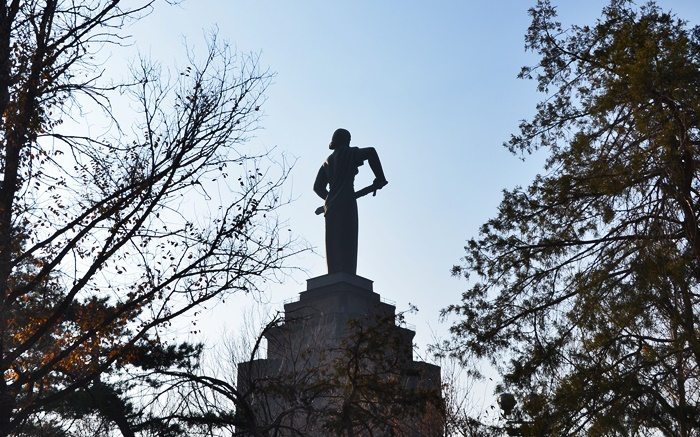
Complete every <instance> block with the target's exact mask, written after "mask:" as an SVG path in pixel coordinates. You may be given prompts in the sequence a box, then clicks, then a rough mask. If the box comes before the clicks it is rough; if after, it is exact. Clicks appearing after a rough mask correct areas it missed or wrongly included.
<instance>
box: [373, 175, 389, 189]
mask: <svg viewBox="0 0 700 437" xmlns="http://www.w3.org/2000/svg"><path fill="white" fill-rule="evenodd" d="M388 183H389V181H387V180H386V179H379V178H375V179H374V182H372V186H373V187H374V189H375V190H381V189H382V188H384V187H385V186H386V185H387V184H388Z"/></svg>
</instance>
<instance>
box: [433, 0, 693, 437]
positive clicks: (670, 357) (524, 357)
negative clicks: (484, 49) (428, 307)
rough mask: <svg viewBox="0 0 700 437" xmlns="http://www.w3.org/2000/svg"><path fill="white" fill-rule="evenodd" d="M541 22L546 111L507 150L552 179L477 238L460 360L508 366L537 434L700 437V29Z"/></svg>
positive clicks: (457, 348)
mask: <svg viewBox="0 0 700 437" xmlns="http://www.w3.org/2000/svg"><path fill="white" fill-rule="evenodd" d="M530 13H531V15H532V25H531V26H530V28H529V30H528V32H527V36H526V44H527V48H528V49H530V50H533V51H535V52H537V53H538V54H539V56H540V61H539V63H538V64H537V65H536V66H534V67H527V68H524V69H523V70H522V73H521V77H524V78H533V79H535V80H536V81H537V84H538V89H539V91H541V92H543V93H544V94H545V95H546V97H545V98H544V99H543V101H542V102H540V103H539V104H538V105H537V112H536V114H535V116H534V117H533V118H532V119H531V120H529V121H523V122H522V124H521V125H520V132H519V133H518V134H517V135H514V136H513V137H512V138H511V139H510V141H508V143H507V144H506V146H507V147H508V148H509V149H510V150H511V151H513V152H514V153H521V154H528V153H531V152H533V151H535V150H542V151H543V152H546V153H547V154H548V155H547V156H548V159H547V162H546V167H545V169H546V172H545V173H544V174H542V175H539V176H537V177H536V178H535V180H534V181H533V182H532V183H531V184H530V185H529V186H528V187H527V188H515V189H513V190H509V191H506V192H505V193H504V197H503V200H502V202H501V205H500V208H499V212H498V215H497V216H496V217H495V218H493V219H491V220H489V221H488V222H487V223H485V224H484V225H483V227H482V228H481V233H480V236H479V237H478V238H476V239H472V240H470V241H469V242H468V245H467V246H466V256H465V258H464V263H463V264H462V265H460V266H458V267H456V268H455V273H458V274H459V273H464V274H466V275H469V274H473V275H474V276H475V277H476V278H475V280H474V281H473V282H471V285H470V288H469V289H468V290H467V291H466V292H465V293H464V294H463V297H462V302H461V303H460V304H457V305H454V306H452V307H450V308H448V309H447V310H446V311H447V312H450V313H455V314H457V315H459V320H458V321H457V322H456V323H455V324H454V325H453V327H452V331H453V334H454V337H453V338H454V341H453V342H452V345H451V346H452V347H453V350H454V352H455V353H460V352H462V351H466V350H469V351H471V352H473V353H475V354H477V355H478V356H482V357H488V358H490V359H491V360H492V361H493V362H494V363H496V364H498V365H499V366H500V369H501V371H502V372H503V375H504V378H505V383H506V385H507V386H510V388H511V389H514V390H515V391H516V392H517V394H518V397H519V398H520V399H521V400H522V401H523V404H522V406H523V410H524V412H525V413H526V414H527V415H529V416H531V417H532V418H533V419H534V421H535V424H534V428H533V431H532V432H534V433H540V434H537V435H541V434H542V433H543V434H546V435H582V434H586V433H587V435H651V434H654V433H658V434H663V435H669V436H670V435H678V436H689V435H697V434H694V433H697V430H698V429H700V413H699V412H700V384H699V381H698V377H700V371H699V369H698V366H699V365H700V336H699V335H698V332H699V331H698V328H699V326H700V325H699V322H700V321H699V320H698V317H699V316H700V302H699V294H698V293H699V292H700V288H699V287H698V281H699V280H700V239H699V238H698V215H699V213H700V192H699V191H698V190H699V189H700V184H699V180H698V169H699V168H700V167H699V164H700V154H699V152H698V151H699V150H700V149H699V148H698V146H700V120H699V117H700V28H698V27H693V26H690V25H689V24H688V23H686V22H685V21H683V20H682V19H680V18H678V17H676V16H674V15H673V14H671V13H670V12H665V11H663V10H661V9H660V8H658V7H657V6H656V5H654V4H653V3H649V4H646V5H643V6H637V5H634V4H633V3H632V2H629V1H624V0H613V1H611V2H610V4H609V5H608V6H607V7H606V8H605V9H604V10H603V13H602V16H601V17H600V19H598V21H597V22H596V23H595V24H593V25H590V26H588V25H586V26H572V27H569V28H564V27H562V26H561V24H560V23H558V22H557V18H556V8H555V7H554V6H552V5H551V4H550V3H549V2H548V1H539V2H538V3H537V5H536V6H535V7H534V8H532V9H531V11H530ZM654 435H657V434H654Z"/></svg>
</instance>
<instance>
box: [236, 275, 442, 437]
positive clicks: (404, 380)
mask: <svg viewBox="0 0 700 437" xmlns="http://www.w3.org/2000/svg"><path fill="white" fill-rule="evenodd" d="M395 311H396V308H395V306H394V305H391V304H389V303H386V302H384V301H382V299H381V298H380V296H379V294H377V293H375V292H374V290H373V283H372V281H370V280H369V279H366V278H363V277H360V276H357V275H352V274H347V273H334V274H329V275H324V276H319V277H316V278H311V279H309V280H308V281H307V289H306V291H303V292H301V293H300V294H299V300H297V301H294V302H290V303H287V304H285V305H284V322H283V323H282V324H280V325H278V326H275V327H272V328H270V329H268V330H267V331H266V332H265V333H264V336H265V338H266V339H267V358H265V359H261V360H254V361H250V362H245V363H241V364H239V366H238V384H237V387H238V390H239V392H240V393H242V395H243V396H247V399H248V400H249V403H250V407H251V408H250V410H251V411H252V412H254V413H255V414H257V416H256V417H254V418H253V417H249V418H248V419H247V422H251V420H252V421H254V422H255V426H257V427H261V426H266V424H267V423H278V424H280V423H281V424H283V426H284V427H290V428H296V429H301V430H303V432H304V433H306V435H318V436H322V435H333V433H332V432H330V431H329V426H331V427H334V426H336V425H337V427H343V426H352V425H351V424H350V421H352V420H355V419H357V418H358V417H359V420H362V418H361V416H362V414H364V412H365V409H375V410H381V411H390V410H392V408H390V406H389V405H385V404H387V403H391V402H394V401H396V399H399V398H400V399H401V402H408V401H407V399H408V400H411V399H414V398H415V400H416V402H423V401H424V398H420V399H419V397H420V396H432V397H433V399H432V400H431V401H430V404H431V406H430V408H432V412H427V411H426V412H425V413H426V414H439V413H437V411H438V410H439V407H438V406H437V405H435V404H436V402H437V401H436V400H439V392H440V368H439V367H437V366H434V365H431V364H427V363H424V362H417V361H413V343H412V341H413V337H414V335H415V332H414V331H412V330H410V329H408V328H406V327H404V326H397V325H396V323H395V320H396V312H395ZM361 390H364V391H365V392H363V393H360V391H361ZM360 395H361V396H360ZM404 396H405V398H404ZM363 402H364V403H366V405H365V404H363ZM373 402H375V403H377V405H372V403H373ZM407 408H408V407H407ZM392 411H393V410H392ZM395 411H398V412H399V413H397V414H402V413H401V412H400V411H401V410H400V409H395ZM406 411H408V410H406ZM393 419H394V421H395V423H402V424H408V423H410V422H416V423H414V424H411V426H410V428H412V429H413V432H412V433H411V434H403V435H416V436H419V435H436V436H437V435H442V430H441V428H440V425H439V424H438V423H437V420H435V419H436V418H433V419H431V420H432V422H433V423H431V424H428V425H426V426H427V427H428V428H431V427H432V428H434V427H438V428H440V429H438V428H434V429H433V430H432V431H431V430H425V429H422V430H421V429H419V427H418V424H417V422H419V421H421V420H422V419H420V418H416V416H415V413H412V417H410V418H398V417H397V418H393ZM379 422H381V420H380V421H379ZM387 422H389V421H387ZM329 423H330V425H329ZM426 423H427V422H426ZM344 424H345V425H344ZM249 426H253V424H249ZM377 426H379V425H377ZM377 426H372V427H371V428H372V431H371V433H372V434H373V435H385V433H384V431H382V430H381V429H376V428H377ZM381 426H385V425H384V424H382V425H381ZM386 426H389V425H386ZM333 429H336V428H333ZM358 432H359V433H357V434H356V435H369V431H368V432H366V433H363V432H362V431H361V430H360V431H358ZM281 435H287V433H286V432H282V434H281ZM288 435H293V433H291V432H290V433H288ZM386 435H389V431H388V430H387V431H386ZM392 435H394V434H392Z"/></svg>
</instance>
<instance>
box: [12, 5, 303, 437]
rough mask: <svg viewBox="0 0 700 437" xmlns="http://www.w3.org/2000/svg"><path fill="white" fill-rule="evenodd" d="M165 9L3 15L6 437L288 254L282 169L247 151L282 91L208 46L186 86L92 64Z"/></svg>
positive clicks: (42, 8) (242, 60) (34, 8)
mask: <svg viewBox="0 0 700 437" xmlns="http://www.w3.org/2000/svg"><path fill="white" fill-rule="evenodd" d="M154 3H155V1H154V0H141V1H130V2H120V1H119V0H83V1H72V0H41V1H40V0H32V1H22V2H20V1H19V0H12V1H9V0H8V1H4V2H0V114H2V118H1V119H0V172H1V173H2V178H3V179H2V183H1V184H0V370H1V371H2V373H3V376H4V377H3V378H2V380H0V436H6V435H9V434H11V433H13V430H17V429H18V427H20V426H23V424H24V425H26V424H27V423H28V420H29V419H30V418H32V417H36V415H37V414H39V413H40V412H42V411H44V410H45V409H46V408H47V406H49V405H52V404H53V403H55V402H57V401H59V400H61V399H64V398H65V397H66V396H68V395H70V394H71V393H75V392H76V390H78V389H80V388H84V387H87V386H89V385H94V384H99V383H100V382H101V377H102V376H103V375H105V374H107V373H109V372H111V371H113V370H114V369H122V370H123V369H128V367H129V366H131V365H133V364H132V363H133V362H134V360H135V357H138V356H139V353H140V351H144V350H148V349H149V348H150V349H153V348H163V347H165V346H166V345H165V344H164V342H165V337H164V336H163V334H164V333H165V332H166V331H164V329H166V328H167V327H168V326H169V325H170V324H172V323H173V321H174V320H176V319H177V318H178V317H179V316H181V315H183V314H185V313H188V312H190V313H191V312H193V311H196V310H197V308H199V307H200V305H202V304H203V303H205V302H207V301H210V300H212V299H214V298H217V297H222V296H224V295H226V294H227V293H231V292H235V291H242V292H250V291H253V290H256V287H257V285H256V284H257V280H258V279H261V278H265V277H266V276H268V275H270V274H272V273H273V272H274V271H275V270H277V269H279V268H280V267H281V263H282V261H283V260H284V259H285V258H286V257H288V256H289V255H291V254H292V253H293V249H291V247H290V243H291V242H290V240H289V239H288V237H287V236H285V235H280V234H279V232H278V231H279V225H278V223H277V222H276V221H275V219H274V214H271V213H272V212H273V211H274V210H275V209H276V208H277V207H278V206H279V205H280V203H281V201H280V186H281V184H282V183H283V181H284V178H285V175H286V171H287V169H286V168H284V167H283V168H281V169H280V171H277V172H276V175H275V174H274V173H275V172H274V171H273V172H272V173H270V174H269V175H268V174H267V171H266V169H265V168H263V167H264V166H263V167H261V165H260V162H259V160H256V159H255V157H254V156H251V154H248V153H244V152H243V151H241V149H240V146H241V145H242V143H243V142H244V141H245V140H246V136H247V134H248V133H249V132H250V131H251V129H254V128H255V126H256V121H257V114H258V110H259V107H260V105H261V103H262V93H263V91H264V90H265V88H266V86H267V84H268V83H269V74H268V73H267V72H265V71H261V70H260V69H259V67H258V62H257V59H256V58H255V57H236V56H234V55H233V54H232V53H231V51H230V50H229V49H228V48H227V47H226V46H225V45H222V44H219V43H217V41H216V39H215V38H212V40H211V41H210V45H209V47H208V50H207V51H206V53H204V56H203V57H202V58H201V59H198V60H197V59H196V58H197V57H196V56H190V58H189V61H190V62H189V65H187V66H186V67H185V68H184V69H183V70H182V71H180V72H179V74H178V75H177V76H176V79H175V80H173V81H169V80H167V79H165V77H166V76H165V75H161V74H160V70H159V69H158V68H157V67H155V66H153V65H150V64H149V63H148V62H145V61H143V62H141V63H139V64H138V66H137V67H136V68H134V69H133V73H134V78H133V80H132V81H130V83H122V84H117V85H115V84H114V83H113V82H110V81H108V80H107V79H106V77H105V76H106V74H105V71H104V68H103V67H101V66H100V65H99V63H97V62H98V61H95V60H93V59H95V57H97V58H99V56H98V55H97V53H98V52H99V50H100V49H103V48H104V47H105V46H110V45H111V46H112V47H115V48H118V47H120V44H121V42H122V41H123V40H124V38H125V37H126V35H125V34H124V26H125V23H127V21H129V20H135V19H139V18H141V17H143V16H144V15H145V14H146V13H148V12H150V11H151V9H152V7H153V6H154ZM119 98H127V99H129V100H130V101H131V102H132V107H133V108H134V113H133V114H130V116H129V118H128V120H127V121H126V122H122V120H120V116H119V114H117V112H116V111H115V110H114V109H113V106H112V104H111V102H112V101H114V100H115V99H119ZM88 105H89V107H90V110H89V111H88V110H87V109H86V108H88ZM94 108H100V110H101V111H102V112H101V114H102V115H101V116H100V117H101V119H100V122H102V121H104V117H103V116H106V119H108V120H109V122H110V125H109V128H105V129H104V132H103V133H101V134H94V133H93V132H94V130H96V129H92V130H91V129H89V128H88V127H89V126H90V124H91V119H90V118H87V117H88V115H89V116H90V117H98V115H95V114H96V110H95V109H94ZM71 120H73V121H74V122H71ZM76 121H77V123H75V122H76ZM64 122H66V123H64ZM262 155H264V153H263V154H261V156H262ZM219 192H224V193H225V194H223V195H219V196H217V195H215V194H212V193H219ZM125 435H127V434H125Z"/></svg>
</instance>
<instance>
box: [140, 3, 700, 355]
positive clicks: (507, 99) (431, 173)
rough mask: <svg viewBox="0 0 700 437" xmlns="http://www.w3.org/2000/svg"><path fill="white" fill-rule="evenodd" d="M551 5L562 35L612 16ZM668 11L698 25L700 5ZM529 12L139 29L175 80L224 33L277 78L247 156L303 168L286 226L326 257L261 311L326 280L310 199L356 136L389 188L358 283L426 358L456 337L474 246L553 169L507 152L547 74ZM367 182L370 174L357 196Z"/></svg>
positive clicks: (412, 6) (160, 18)
mask: <svg viewBox="0 0 700 437" xmlns="http://www.w3.org/2000/svg"><path fill="white" fill-rule="evenodd" d="M553 3H555V4H557V5H559V10H560V18H561V21H562V22H563V23H564V24H571V23H576V24H590V23H593V22H594V20H595V18H596V17H598V16H599V15H600V11H601V9H602V7H603V6H604V5H605V4H606V3H607V1H602V0H586V1H573V0H571V1H564V0H560V1H554V2H553ZM658 3H659V4H660V5H661V6H662V7H663V8H664V9H669V8H670V9H671V10H673V11H674V12H675V13H676V14H678V16H679V17H681V18H685V19H687V20H689V21H690V22H691V23H700V3H698V2H697V0H676V1H670V0H664V1H659V2H658ZM533 4H534V0H533V1H525V0H501V1H493V0H491V1H474V0H463V1H456V0H455V1H432V2H428V1H422V2H419V1H398V0H391V1H376V0H362V1H327V0H326V1H321V0H313V1H272V0H187V1H184V2H183V3H182V4H180V5H177V6H167V5H160V6H159V7H157V8H156V10H155V11H154V12H153V13H152V14H151V15H150V16H148V17H146V18H145V19H144V20H142V21H141V22H139V23H137V24H136V25H134V26H133V28H132V29H131V33H132V34H133V36H134V39H133V43H134V47H136V48H138V50H140V51H141V52H142V53H146V54H148V55H150V56H151V57H153V58H155V59H158V60H160V61H161V62H162V63H163V64H164V65H173V64H177V63H180V65H182V64H183V63H184V62H182V58H183V57H184V52H185V51H184V42H183V41H184V40H185V39H186V40H187V41H188V43H191V44H201V43H202V42H203V40H204V34H205V33H206V32H207V31H209V30H211V29H213V28H214V27H216V28H218V34H219V37H220V38H221V39H224V40H227V41H229V42H230V43H231V44H232V45H233V46H235V47H236V48H237V50H238V51H240V52H243V53H245V52H254V53H259V54H260V62H261V64H262V65H263V66H267V67H269V68H270V70H271V71H273V72H275V74H276V75H275V77H274V79H273V81H272V84H271V86H270V88H269V90H268V92H267V93H266V95H267V100H266V102H265V104H264V105H263V108H262V109H263V113H264V117H263V118H262V120H261V129H260V130H258V131H257V132H255V134H254V136H253V138H252V139H251V144H252V145H254V146H256V147H260V148H261V149H265V148H273V147H274V148H275V151H274V153H284V154H285V155H286V156H287V157H288V159H289V160H292V161H294V160H295V161H296V164H295V166H294V168H293V170H292V173H291V177H290V180H289V185H288V189H289V190H290V191H291V193H292V195H293V197H294V198H295V199H296V200H295V201H294V202H293V203H292V204H291V205H289V206H288V207H286V208H285V209H284V210H283V211H281V214H282V216H283V217H285V218H287V219H288V221H289V227H290V228H291V229H292V230H293V232H294V233H295V234H296V235H298V236H300V237H301V238H304V239H305V240H306V241H308V243H309V244H310V245H311V246H313V247H315V249H316V254H311V253H309V254H306V255H303V256H299V257H297V258H295V259H293V260H291V261H290V264H292V265H295V266H298V267H301V268H303V269H304V271H295V272H293V273H292V275H291V277H289V278H287V279H286V280H285V281H284V283H283V284H279V285H276V284H270V285H269V287H268V288H267V290H266V292H265V295H264V296H262V297H260V296H258V300H263V301H265V302H267V305H268V306H269V308H271V309H273V310H281V309H282V303H283V301H284V300H286V299H289V298H293V297H295V296H296V295H297V293H299V292H300V291H303V290H304V289H305V283H304V281H305V280H306V279H307V278H308V277H313V276H318V275H321V274H324V273H325V260H324V257H323V252H324V247H323V235H324V234H323V232H324V230H323V220H322V218H319V217H317V216H315V215H314V214H313V211H314V209H315V208H316V207H317V206H318V205H320V199H318V198H317V197H316V195H315V194H314V193H313V192H312V190H311V187H312V184H313V180H314V177H315V175H316V172H317V170H318V167H319V166H320V165H321V163H322V162H323V161H324V159H325V158H326V156H327V155H328V153H329V150H328V142H329V140H330V136H331V134H332V132H333V131H334V130H335V129H336V128H338V127H345V128H347V129H348V130H350V132H351V133H352V145H354V146H359V147H367V146H374V147H376V149H377V151H378V153H379V155H380V158H381V160H382V163H383V165H384V168H385V172H386V175H387V179H388V180H389V185H388V186H387V187H386V188H385V189H384V190H382V191H381V192H380V193H379V194H378V195H377V197H374V198H372V197H365V198H363V199H361V200H360V201H359V211H360V241H359V262H358V274H359V275H361V276H364V277H366V278H369V279H371V280H373V281H374V287H375V291H377V292H379V293H380V294H381V295H382V296H383V297H384V298H387V299H390V300H393V301H395V302H396V306H397V308H398V310H405V309H407V308H408V306H409V303H411V304H414V305H416V306H417V307H418V309H419V312H418V313H417V314H412V315H409V316H408V322H409V323H412V324H414V325H415V327H416V331H417V334H416V343H417V344H418V345H419V346H420V347H421V349H423V350H424V349H425V346H426V345H427V344H428V343H430V342H431V341H433V338H434V336H438V337H446V336H447V335H448V334H447V328H448V326H449V324H448V323H445V322H441V321H440V320H439V311H440V309H442V308H444V307H446V306H447V305H449V304H452V303H457V302H458V301H459V299H460V294H461V292H462V291H463V290H464V289H465V288H466V281H465V280H464V279H460V278H454V277H452V276H451V275H450V269H451V267H452V265H454V264H455V263H458V262H459V259H460V257H461V256H462V254H463V246H464V244H465V242H466V241H467V239H468V238H470V237H473V236H476V235H477V233H478V228H479V226H480V225H481V224H482V223H483V222H484V221H485V220H487V219H488V218H490V217H492V216H494V215H495V214H496V212H497V207H498V203H499V202H500V198H501V191H502V190H503V189H506V188H512V187H514V186H515V185H527V184H528V183H529V181H530V180H531V178H532V177H533V176H534V175H535V174H537V173H538V172H540V171H542V168H541V162H542V160H541V157H534V158H530V159H526V160H525V161H524V162H523V161H521V160H520V159H519V158H518V157H516V156H513V155H511V154H510V153H509V152H508V151H507V150H506V149H505V148H503V147H502V146H501V145H502V143H503V142H504V141H505V140H507V139H508V138H509V136H510V134H511V133H515V132H516V131H517V126H518V121H519V120H520V119H523V118H528V117H529V116H530V115H532V114H533V112H534V108H535V104H536V103H537V102H538V101H539V100H540V98H541V97H542V96H540V95H538V94H537V93H536V92H535V83H534V82H533V81H526V80H519V79H517V78H516V75H517V73H518V71H519V70H520V67H522V66H523V65H526V64H531V63H533V62H536V58H535V55H534V54H532V53H526V52H525V51H524V37H523V36H524V34H525V31H526V30H527V27H528V25H529V16H528V14H527V10H528V8H529V7H531V6H532V5H533ZM371 179H372V174H371V171H370V170H369V167H368V166H363V167H361V168H360V175H359V176H358V180H357V182H356V187H357V188H359V187H362V186H364V185H365V183H369V182H371ZM253 304H255V300H254V298H253V297H252V296H247V297H240V298H237V299H233V300H227V302H226V303H225V304H221V305H219V306H218V307H217V308H214V309H211V310H210V311H209V312H207V313H205V314H206V316H205V318H206V323H205V324H204V326H205V329H204V332H203V334H202V337H201V338H199V339H200V340H201V339H207V340H208V341H215V339H216V338H217V337H218V336H219V335H220V334H221V332H222V331H223V329H225V328H228V329H233V328H235V327H236V326H237V325H238V324H239V323H240V322H239V320H240V315H241V313H242V309H243V308H245V307H247V306H250V305H253Z"/></svg>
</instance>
